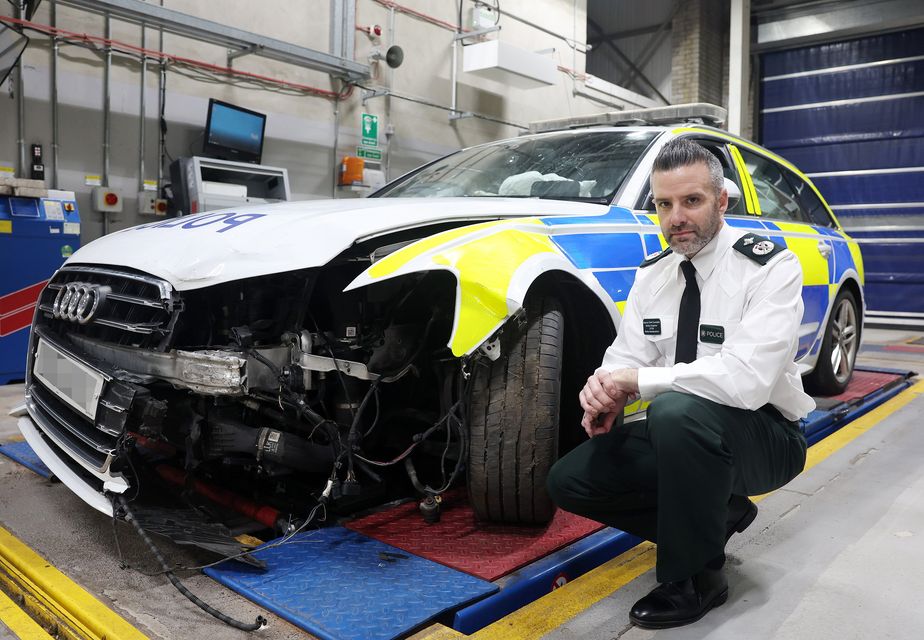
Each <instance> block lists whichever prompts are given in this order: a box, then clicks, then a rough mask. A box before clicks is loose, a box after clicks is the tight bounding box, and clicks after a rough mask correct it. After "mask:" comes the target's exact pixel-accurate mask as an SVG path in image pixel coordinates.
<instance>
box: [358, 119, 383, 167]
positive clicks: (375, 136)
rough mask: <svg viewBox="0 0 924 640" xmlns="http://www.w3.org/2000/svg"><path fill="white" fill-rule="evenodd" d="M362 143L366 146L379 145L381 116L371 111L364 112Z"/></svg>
mask: <svg viewBox="0 0 924 640" xmlns="http://www.w3.org/2000/svg"><path fill="white" fill-rule="evenodd" d="M362 143H363V146H364V147H377V146H379V117H378V116H374V115H372V114H371V113H364V114H363V124H362ZM360 157H362V156H360Z"/></svg>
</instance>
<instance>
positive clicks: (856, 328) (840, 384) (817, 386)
mask: <svg viewBox="0 0 924 640" xmlns="http://www.w3.org/2000/svg"><path fill="white" fill-rule="evenodd" d="M858 309H859V307H858V305H857V299H856V297H855V296H854V295H853V293H852V292H850V291H848V290H847V289H841V290H840V291H839V292H838V294H837V297H836V298H835V299H834V304H833V305H832V306H831V313H830V315H829V317H828V325H827V327H825V335H824V337H823V338H822V342H821V349H820V350H819V352H818V362H817V363H816V364H815V369H814V371H812V372H811V373H810V374H809V375H807V376H806V377H805V378H804V380H803V381H804V383H805V390H806V391H807V392H808V393H810V394H812V395H817V396H836V395H838V394H841V393H843V392H844V390H845V389H846V388H847V385H848V384H849V383H850V378H851V376H853V367H854V363H855V362H856V358H857V352H858V351H859V346H860V314H859V311H858Z"/></svg>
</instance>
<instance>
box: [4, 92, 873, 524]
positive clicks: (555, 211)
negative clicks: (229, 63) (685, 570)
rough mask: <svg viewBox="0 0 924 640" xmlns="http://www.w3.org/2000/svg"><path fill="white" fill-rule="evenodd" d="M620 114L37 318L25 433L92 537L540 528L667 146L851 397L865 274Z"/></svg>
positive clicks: (807, 208)
mask: <svg viewBox="0 0 924 640" xmlns="http://www.w3.org/2000/svg"><path fill="white" fill-rule="evenodd" d="M710 113H714V112H710ZM617 117H622V118H625V117H626V116H625V115H624V114H623V115H620V114H607V115H604V116H602V117H601V118H600V119H599V120H598V121H594V120H593V119H591V118H587V119H583V121H580V122H576V123H575V122H568V121H554V122H553V121H548V122H545V123H539V124H537V125H536V126H534V132H533V133H531V134H530V135H525V136H521V137H518V138H514V139H509V140H503V141H500V142H494V143H490V144H484V145H480V146H476V147H472V148H468V149H464V150H462V151H459V152H457V153H453V154H451V155H449V156H446V157H444V158H441V159H439V160H436V161H435V162H432V163H430V164H428V165H425V166H423V167H422V168H420V169H418V170H416V171H414V172H411V173H409V174H408V175H405V176H403V177H401V178H399V179H397V180H395V181H393V182H392V183H390V184H388V185H386V186H385V187H384V188H382V189H381V190H380V191H378V192H377V193H375V194H373V195H372V196H371V197H369V198H365V199H361V200H330V201H314V202H291V203H281V204H275V205H268V206H263V207H254V208H242V209H234V210H225V211H218V212H208V213H203V214H200V215H194V216H187V217H179V218H174V219H167V220H164V221H159V222H155V223H152V224H145V225H141V226H139V227H134V228H131V229H127V230H124V231H120V232H118V233H113V234H111V235H108V236H105V237H103V238H100V239H99V240H96V241H94V242H92V243H90V244H89V245H87V246H85V247H84V248H82V249H80V250H79V251H78V252H77V253H75V254H74V255H73V256H72V257H71V258H70V259H69V260H68V261H67V263H66V264H65V265H64V266H63V267H62V268H61V269H60V270H59V271H58V272H57V273H56V274H55V275H54V277H53V278H52V279H51V280H50V282H49V283H48V285H47V287H46V288H45V290H44V292H43V293H42V294H41V297H40V300H39V304H38V307H37V312H36V315H35V320H34V324H33V327H32V333H31V342H30V349H29V364H28V367H29V371H28V379H27V387H26V399H27V407H28V416H24V417H22V418H21V419H20V421H19V426H20V429H21V430H22V432H23V434H24V435H25V437H26V439H27V440H28V442H29V443H30V444H31V446H32V447H33V448H34V449H35V451H36V452H37V453H38V455H39V456H40V457H41V458H42V460H44V462H45V463H46V464H47V465H48V466H49V467H50V468H51V469H52V471H53V472H54V473H55V474H56V475H57V476H58V477H59V478H60V479H61V480H62V481H63V482H64V483H65V484H66V485H67V486H68V487H69V488H70V489H72V490H73V491H74V492H75V493H76V494H78V495H79V496H80V497H81V498H82V499H84V500H85V501H86V502H88V503H89V504H91V505H92V506H94V507H95V508H97V509H99V510H100V511H102V512H104V513H107V514H112V513H113V506H112V504H113V503H112V500H113V497H114V496H119V495H121V496H122V497H123V498H126V499H131V500H135V499H136V497H137V504H139V505H140V504H142V503H143V501H144V500H145V499H147V500H150V501H152V502H153V503H155V504H158V505H160V506H161V507H163V505H167V506H168V507H170V508H179V507H176V505H181V506H182V505H185V504H188V503H189V502H190V501H192V502H196V503H197V504H196V505H195V506H196V507H197V508H201V507H202V505H203V504H204V503H207V504H209V505H211V507H212V508H214V509H215V513H214V517H215V519H221V517H222V515H221V514H222V513H226V512H232V511H233V512H238V513H241V514H244V515H246V516H247V517H248V518H250V519H253V520H257V521H258V522H260V523H262V525H263V526H265V527H276V528H278V529H280V530H282V529H285V528H286V526H288V525H287V523H290V522H291V521H292V520H293V519H294V520H298V519H299V518H304V517H305V515H306V514H307V513H308V512H309V511H310V510H311V509H312V507H314V506H315V505H316V504H317V503H319V502H321V503H323V504H325V505H327V508H328V509H330V510H334V511H336V512H339V513H348V512H351V511H356V510H359V509H364V508H368V507H371V506H374V505H377V504H382V503H384V502H387V501H390V500H395V499H400V498H407V497H411V496H416V498H417V499H422V505H424V508H425V509H429V510H430V511H431V512H432V510H433V509H434V508H438V503H439V496H440V495H441V494H442V493H443V492H444V491H446V490H447V489H449V488H450V487H451V486H454V485H459V484H462V483H463V482H465V483H467V488H468V493H469V499H470V502H471V504H472V506H473V508H474V510H475V513H476V514H477V516H478V517H479V518H481V519H484V520H489V521H496V522H509V523H543V522H546V521H547V520H548V519H549V518H550V517H551V516H552V514H553V510H554V507H553V505H552V504H551V502H550V500H549V498H548V496H547V495H546V492H545V488H544V487H545V478H546V475H547V472H548V469H549V467H550V466H551V464H552V463H553V462H554V461H555V460H556V459H557V457H558V455H559V454H560V452H562V451H564V450H566V449H567V448H570V447H572V446H574V445H575V444H576V442H577V439H578V438H579V437H582V430H581V429H580V427H579V421H580V408H579V406H578V403H577V400H576V394H577V391H578V390H579V389H580V388H581V386H582V384H583V383H584V381H585V380H586V377H587V376H588V375H589V374H590V373H591V372H592V371H593V370H594V369H595V367H596V366H597V365H598V364H599V362H600V359H601V355H602V353H603V351H604V349H605V348H606V346H607V345H608V344H609V343H610V342H611V341H612V339H613V338H614V336H615V334H616V332H617V331H618V330H619V322H620V316H621V313H622V311H623V309H624V306H625V303H626V298H627V295H628V292H629V289H630V287H631V286H632V283H633V280H634V277H635V273H636V268H637V266H638V265H639V263H641V262H642V260H644V259H645V257H646V256H649V255H651V254H654V253H656V252H659V251H661V250H662V249H663V248H664V247H665V242H664V239H663V238H662V237H661V235H660V234H659V227H658V224H657V216H656V215H655V213H654V210H653V207H652V206H651V202H650V194H649V187H648V176H649V172H650V166H651V162H652V160H653V158H654V156H655V155H656V154H657V152H658V150H659V149H660V147H661V146H662V145H663V144H664V143H666V142H667V141H668V140H670V139H672V138H674V137H677V136H683V137H688V138H692V139H694V140H696V141H698V142H700V143H701V144H703V145H704V146H706V147H707V148H708V149H710V150H711V151H712V152H713V153H714V154H715V155H716V156H717V157H718V158H719V159H720V161H721V163H722V165H723V167H724V169H725V175H726V178H727V180H726V184H727V186H728V188H729V190H730V193H731V195H732V200H733V205H732V206H730V209H729V212H728V213H727V215H726V220H727V221H728V223H729V224H731V225H732V226H735V227H743V228H747V229H749V230H751V231H753V232H755V233H757V234H760V235H764V236H766V237H768V238H770V239H772V240H773V241H775V242H777V243H780V244H784V245H786V246H788V247H789V248H790V249H791V250H792V251H793V252H795V254H796V255H797V256H798V257H799V260H800V262H801V264H802V266H803V269H804V273H805V288H804V293H803V300H804V303H805V313H804V317H803V322H802V327H801V330H800V335H799V350H798V358H799V366H800V370H801V371H802V373H803V375H804V376H805V381H806V384H807V386H809V387H810V388H811V389H812V390H814V391H816V392H822V393H837V392H838V391H840V390H843V388H844V387H845V386H846V384H847V382H848V381H849V379H850V376H851V373H852V370H853V363H854V358H855V356H856V353H857V349H858V346H859V339H860V328H861V326H862V314H863V308H864V307H863V289H862V285H863V264H862V259H861V256H860V253H859V249H858V247H857V244H856V243H855V242H854V241H853V240H851V239H850V238H849V237H848V236H847V235H846V234H845V233H844V231H843V229H842V228H841V227H840V225H839V224H838V222H837V220H836V219H835V218H834V216H833V215H832V214H831V211H830V209H829V207H828V206H827V205H826V204H825V202H824V200H823V198H822V196H821V194H819V193H818V192H817V190H816V189H815V187H814V186H813V185H812V184H811V182H810V181H809V180H808V179H807V178H806V177H805V176H804V175H803V174H802V173H800V172H799V171H798V170H797V169H796V168H795V167H793V166H792V165H791V164H789V163H788V162H786V161H785V160H784V159H782V158H780V157H778V156H776V155H775V154H773V153H771V152H769V151H767V150H765V149H762V148H760V147H758V146H756V145H753V144H751V143H748V142H746V141H744V140H741V139H739V138H737V137H734V136H731V135H729V134H727V133H725V132H723V131H721V130H719V129H716V128H713V127H711V126H706V125H703V124H702V118H700V119H699V120H698V121H695V122H691V121H689V120H688V119H686V118H685V117H684V114H683V112H682V110H681V109H679V108H669V109H668V110H667V112H666V113H665V111H663V110H662V111H660V112H659V111H653V112H647V113H644V114H641V113H635V114H630V117H631V118H634V121H633V122H631V123H628V124H619V123H617V122H616V118H617ZM640 120H647V122H640ZM665 120H666V122H665ZM582 124H583V125H587V126H575V125H582ZM665 326H667V325H666V324H665ZM729 330H732V331H733V328H730V329H729ZM642 410H644V407H642V406H640V405H638V404H636V405H633V406H631V407H629V408H627V412H630V413H631V412H638V411H642ZM168 495H174V496H176V498H175V500H176V501H175V502H170V501H167V500H166V497H165V496H168Z"/></svg>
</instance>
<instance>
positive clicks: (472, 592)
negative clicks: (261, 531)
mask: <svg viewBox="0 0 924 640" xmlns="http://www.w3.org/2000/svg"><path fill="white" fill-rule="evenodd" d="M272 544H273V543H269V545H272ZM253 555H254V556H255V557H257V558H259V559H260V560H263V561H264V562H266V564H267V570H266V571H265V572H263V571H260V570H257V569H254V568H251V567H249V566H245V565H241V564H239V563H235V562H226V563H224V564H222V565H219V566H217V567H212V568H210V569H206V570H205V573H206V574H208V575H209V576H211V577H212V578H214V579H215V580H217V581H218V582H220V583H222V584H224V585H225V586H227V587H230V588H231V589H233V590H234V591H237V592H238V593H240V594H241V595H243V596H245V597H247V598H249V599H250V600H253V601H254V602H256V603H257V604H259V605H261V606H263V607H265V608H266V609H268V610H270V611H272V612H273V613H275V614H277V615H278V616H280V617H282V618H285V619H286V620H288V621H289V622H291V623H292V624H294V625H296V626H298V627H301V628H302V629H304V630H306V631H308V632H309V633H311V634H313V635H315V636H317V637H319V638H322V639H323V640H391V639H392V638H396V637H398V636H401V635H404V634H406V633H408V632H409V631H413V630H414V629H416V628H418V627H420V626H422V625H424V624H426V623H427V622H429V621H431V620H433V619H434V618H436V617H437V616H439V615H440V614H441V613H443V612H446V611H450V610H455V609H458V608H459V607H462V606H464V605H467V604H469V603H472V602H474V601H475V600H478V599H480V598H483V597H484V596H487V595H489V594H491V593H494V592H495V591H497V590H498V587H497V586H496V585H494V584H492V583H490V582H487V581H485V580H481V579H479V578H475V577H473V576H470V575H467V574H465V573H462V572H460V571H456V570H455V569H450V568H449V567H445V566H443V565H440V564H437V563H435V562H431V561H430V560H425V559H424V558H419V557H417V556H414V555H411V554H409V553H407V552H404V551H401V550H400V549H397V548H395V547H392V546H391V545H387V544H385V543H383V542H379V541H377V540H373V539H372V538H368V537H366V536H364V535H362V534H359V533H356V532H355V531H350V530H349V529H345V528H343V527H330V528H327V529H319V530H316V531H310V532H306V533H300V534H298V535H297V536H294V537H293V538H292V539H291V541H289V542H287V543H286V544H284V545H282V546H278V547H273V548H264V549H258V550H257V551H255V552H254V553H253Z"/></svg>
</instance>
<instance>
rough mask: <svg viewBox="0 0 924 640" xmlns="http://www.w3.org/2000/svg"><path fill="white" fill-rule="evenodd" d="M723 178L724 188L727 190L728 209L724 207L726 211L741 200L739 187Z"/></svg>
mask: <svg viewBox="0 0 924 640" xmlns="http://www.w3.org/2000/svg"><path fill="white" fill-rule="evenodd" d="M724 180H725V190H726V191H728V209H726V211H731V210H732V209H733V208H734V207H735V205H736V204H738V202H739V201H740V200H741V189H739V188H738V185H737V184H735V183H734V182H733V181H731V180H729V179H728V178H724Z"/></svg>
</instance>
